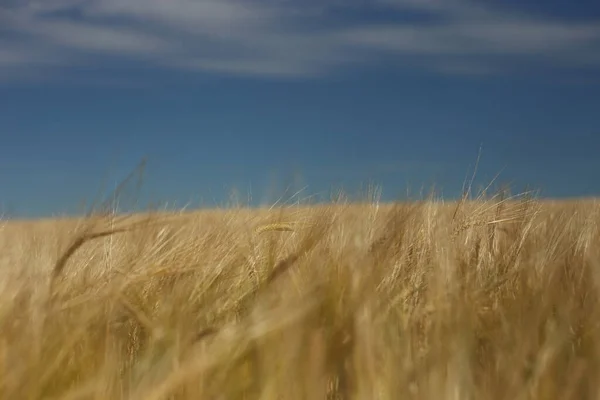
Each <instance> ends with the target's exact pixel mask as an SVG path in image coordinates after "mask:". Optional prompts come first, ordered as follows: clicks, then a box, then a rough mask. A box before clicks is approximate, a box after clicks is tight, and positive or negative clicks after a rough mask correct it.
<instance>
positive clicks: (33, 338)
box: [0, 196, 600, 400]
mask: <svg viewBox="0 0 600 400" xmlns="http://www.w3.org/2000/svg"><path fill="white" fill-rule="evenodd" d="M0 269H1V270H0V271H1V272H0V398H1V399H7V400H8V399H10V400H17V399H28V400H37V399H48V400H50V399H52V400H54V399H56V400H58V399H62V400H67V399H69V400H75V399H81V400H84V399H85V400H87V399H90V400H92V399H94V400H95V399H98V400H99V399H107V400H118V399H132V400H170V399H265V400H270V399H315V400H316V399H389V400H396V399H431V400H441V399H457V400H458V399H473V400H479V399H482V400H485V399H506V400H513V399H560V400H568V399H592V398H593V399H597V398H599V396H600V330H599V328H600V304H599V300H600V297H599V295H600V291H599V288H600V202H597V201H595V200H593V199H590V200H587V199H585V200H584V199H582V200H572V201H566V200H565V201H562V202H559V201H546V200H538V199H535V198H530V197H527V196H522V197H519V196H517V197H513V198H501V197H498V196H497V197H493V196H492V197H490V198H479V199H474V200H468V201H466V200H465V201H458V202H446V203H444V202H442V201H434V200H431V201H416V202H412V203H398V204H383V203H378V202H375V201H374V202H370V203H361V204H351V203H344V202H336V203H331V204H324V205H319V206H299V205H298V206H293V207H292V206H290V207H281V208H273V209H271V210H269V209H256V210H251V209H244V208H231V209H222V210H214V211H195V212H187V213H183V212H181V213H172V214H170V213H148V214H143V215H142V214H140V215H130V216H118V215H111V214H105V215H98V216H92V217H89V218H81V219H55V220H50V219H48V220H39V221H16V220H11V221H8V220H6V221H0Z"/></svg>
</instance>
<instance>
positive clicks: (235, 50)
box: [0, 0, 600, 76]
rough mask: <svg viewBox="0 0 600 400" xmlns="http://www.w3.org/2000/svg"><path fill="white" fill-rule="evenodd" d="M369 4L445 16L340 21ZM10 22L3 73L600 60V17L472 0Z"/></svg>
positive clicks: (191, 9) (32, 17)
mask: <svg viewBox="0 0 600 400" xmlns="http://www.w3.org/2000/svg"><path fill="white" fill-rule="evenodd" d="M488 4H489V3H488ZM369 8H373V9H375V8H384V9H387V10H388V11H389V12H390V13H394V12H396V13H401V12H402V11H403V10H412V11H415V10H416V11H420V12H422V13H424V14H430V15H431V16H433V17H435V18H432V19H430V20H428V21H427V22H420V23H419V22H417V21H416V20H415V21H412V22H406V20H404V22H400V21H401V20H398V22H395V23H392V22H390V21H387V22H386V23H385V24H383V23H377V22H375V21H372V20H371V21H370V20H367V19H362V20H361V19H360V18H353V20H352V22H350V20H346V21H344V20H343V19H341V18H339V11H340V10H343V11H349V12H354V13H356V14H359V13H360V11H361V10H365V9H369ZM0 25H1V26H2V27H3V28H2V29H3V31H4V32H5V33H8V35H9V38H10V47H5V46H2V47H0V75H2V74H10V73H11V72H14V71H15V70H19V69H21V68H28V69H35V68H40V69H41V68H44V67H45V66H47V65H48V64H52V65H56V64H57V63H63V64H64V65H65V66H68V65H72V64H83V63H95V62H98V61H100V60H103V59H108V60H110V61H111V62H115V61H117V62H118V61H119V60H122V59H125V58H127V59H135V60H138V61H140V62H144V63H147V64H148V65H149V66H154V67H158V68H174V69H186V70H191V71H194V70H198V71H213V72H220V73H224V74H238V75H239V74H241V75H265V76H313V75H320V74H327V73H331V72H333V71H337V70H340V69H344V68H351V67H355V66H357V65H361V64H365V63H369V64H373V65H381V64H389V65H398V66H409V67H415V66H417V67H419V68H427V69H429V70H431V71H432V72H443V73H452V72H453V71H455V73H463V74H469V73H470V72H469V71H471V72H472V73H477V71H491V70H494V71H501V70H502V65H503V64H504V65H506V66H507V67H510V64H511V63H512V62H518V63H521V65H522V64H523V63H526V64H527V63H529V64H528V65H530V66H531V67H536V66H540V65H550V66H552V67H579V66H587V67H591V68H598V67H600V58H599V57H598V56H594V54H600V25H599V24H598V23H591V22H587V23H583V22H580V23H567V22H565V21H558V20H552V21H551V20H546V19H541V18H536V17H534V16H530V15H524V14H517V13H515V11H514V10H513V11H510V12H509V11H507V10H504V9H496V8H491V7H490V6H489V5H484V3H481V2H474V1H472V0H471V1H469V0H347V1H336V0H322V1H314V2H310V1H307V0H37V1H28V0H12V3H8V5H7V3H5V5H3V6H0ZM1 44H2V43H0V45H1ZM499 58H500V59H501V61H500V62H499Z"/></svg>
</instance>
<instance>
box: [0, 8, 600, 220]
mask: <svg viewBox="0 0 600 400" xmlns="http://www.w3.org/2000/svg"><path fill="white" fill-rule="evenodd" d="M598 105H600V3H599V2H597V1H591V0H590V1H576V2H574V1H558V0H549V1H543V2H542V1H532V0H525V1H516V0H509V1H467V0H197V1H193V0H168V1H166V0H39V1H28V0H8V1H3V2H2V5H0V139H1V142H0V143H1V145H0V206H1V207H2V208H3V209H4V210H6V211H8V212H9V213H10V214H12V215H18V216H42V215H51V214H56V213H72V212H75V211H77V210H78V206H79V204H80V203H81V202H82V201H88V202H89V201H91V200H94V199H97V198H98V192H99V191H102V190H103V188H104V189H105V190H104V192H101V193H107V189H110V187H111V186H112V185H114V184H115V182H117V181H119V180H121V179H122V178H123V177H125V175H127V173H128V172H130V171H131V170H132V169H133V168H134V167H135V166H136V164H137V163H138V162H139V161H140V160H141V159H142V158H143V157H147V159H148V166H147V169H146V175H145V177H144V186H143V190H142V200H141V201H142V202H143V203H144V204H145V203H146V202H150V201H152V202H169V203H170V204H174V205H184V204H186V203H188V202H191V203H192V204H194V205H197V204H204V205H211V204H214V203H215V202H216V203H217V204H219V203H222V202H223V201H225V200H227V198H228V193H229V191H230V190H231V189H232V188H234V187H235V188H237V189H238V190H239V192H240V193H241V197H242V198H243V199H247V197H248V194H249V192H251V195H252V201H253V202H254V203H257V202H267V201H273V200H274V199H275V198H276V196H277V195H278V194H281V193H282V191H283V189H284V188H286V187H289V188H290V189H289V192H288V194H291V193H293V192H294V190H295V189H300V188H303V187H305V186H307V188H306V189H305V190H304V191H303V192H302V193H303V195H304V196H307V195H310V194H312V193H321V194H324V193H325V194H326V193H328V191H329V190H330V189H332V188H338V187H340V186H343V187H344V188H346V189H347V190H348V191H349V192H351V193H357V192H358V191H359V190H360V188H361V185H362V184H364V183H367V182H369V181H373V182H375V183H378V184H380V185H382V187H383V193H384V198H386V199H393V198H398V197H401V196H403V195H405V194H406V193H407V191H410V193H412V194H413V195H416V194H418V192H419V189H420V188H421V187H422V186H425V187H426V188H427V187H429V186H431V185H432V184H433V183H435V184H436V185H437V186H438V187H439V188H440V189H442V190H443V194H444V196H445V197H448V198H450V197H452V196H455V195H457V193H459V192H460V190H461V188H462V184H463V181H464V179H465V177H466V176H467V175H468V174H469V172H470V170H471V169H472V167H473V165H474V163H475V160H476V159H477V155H478V151H479V149H480V147H481V148H482V154H481V162H480V166H479V173H478V178H479V181H478V182H479V183H481V184H483V183H485V182H487V181H489V180H490V179H492V178H493V177H494V176H495V175H496V174H497V173H499V172H501V175H500V178H499V179H500V181H501V182H512V183H514V184H515V187H517V188H520V187H525V186H526V185H531V186H533V187H535V188H539V189H541V190H542V194H543V195H546V196H551V197H571V196H590V195H598V194H600V180H598V172H600V157H598V154H599V153H600V127H599V122H600V118H599V117H598V113H597V109H598ZM595 111H596V112H595Z"/></svg>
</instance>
